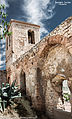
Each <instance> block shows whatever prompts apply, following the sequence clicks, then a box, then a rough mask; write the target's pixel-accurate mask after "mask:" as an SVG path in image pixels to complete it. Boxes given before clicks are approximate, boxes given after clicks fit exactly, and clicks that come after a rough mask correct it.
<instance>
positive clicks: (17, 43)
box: [6, 19, 40, 68]
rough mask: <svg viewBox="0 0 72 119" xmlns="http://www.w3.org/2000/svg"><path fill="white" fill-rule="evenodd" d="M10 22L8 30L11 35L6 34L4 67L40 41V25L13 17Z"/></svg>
mask: <svg viewBox="0 0 72 119" xmlns="http://www.w3.org/2000/svg"><path fill="white" fill-rule="evenodd" d="M10 24H11V25H10V27H9V29H8V30H9V31H11V32H12V35H11V36H6V68H7V67H10V65H11V64H12V63H13V62H15V61H16V60H17V59H18V58H19V57H20V56H21V55H22V54H24V53H26V52H27V51H29V50H30V49H31V48H32V47H33V46H34V45H35V44H36V43H38V42H39V41H40V31H39V29H40V26H38V25H34V24H30V23H25V22H22V21H17V20H13V19H12V20H11V21H10Z"/></svg>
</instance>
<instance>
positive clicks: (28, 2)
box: [22, 0, 55, 36]
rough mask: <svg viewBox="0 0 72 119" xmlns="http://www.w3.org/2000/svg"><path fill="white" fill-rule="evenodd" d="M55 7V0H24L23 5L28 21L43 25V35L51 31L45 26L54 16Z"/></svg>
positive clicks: (41, 30)
mask: <svg viewBox="0 0 72 119" xmlns="http://www.w3.org/2000/svg"><path fill="white" fill-rule="evenodd" d="M54 8H55V3H54V0H52V1H51V0H24V4H23V5H22V10H23V11H24V13H25V14H26V17H27V22H30V23H34V24H37V25H40V26H41V29H40V33H41V36H42V35H43V34H48V33H49V31H48V30H47V29H46V27H45V21H47V20H49V19H51V18H52V17H53V16H54V14H55V12H54ZM24 17H25V16H24Z"/></svg>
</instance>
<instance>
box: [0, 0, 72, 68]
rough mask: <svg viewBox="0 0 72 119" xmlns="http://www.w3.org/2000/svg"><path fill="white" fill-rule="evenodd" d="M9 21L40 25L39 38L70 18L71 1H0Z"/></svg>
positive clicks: (0, 52) (0, 56) (1, 56)
mask: <svg viewBox="0 0 72 119" xmlns="http://www.w3.org/2000/svg"><path fill="white" fill-rule="evenodd" d="M0 3H1V4H5V5H6V12H7V14H8V17H7V21H10V19H16V20H21V21H25V22H30V23H33V24H37V25H40V26H41V28H40V35H41V38H43V37H44V36H46V35H47V34H48V33H49V32H51V31H52V30H53V29H54V28H55V27H56V26H58V25H59V24H60V23H61V22H62V21H64V20H65V19H66V18H68V17H70V16H72V0H0ZM0 69H5V40H3V41H0Z"/></svg>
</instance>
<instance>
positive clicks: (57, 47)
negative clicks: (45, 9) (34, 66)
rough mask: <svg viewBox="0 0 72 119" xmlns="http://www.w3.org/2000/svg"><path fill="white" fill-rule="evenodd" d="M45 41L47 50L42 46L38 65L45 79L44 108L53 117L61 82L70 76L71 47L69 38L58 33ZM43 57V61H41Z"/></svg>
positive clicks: (71, 74) (60, 92) (59, 96)
mask: <svg viewBox="0 0 72 119" xmlns="http://www.w3.org/2000/svg"><path fill="white" fill-rule="evenodd" d="M47 43H48V44H46V46H47V45H48V47H49V49H48V52H47V51H45V47H44V50H43V51H42V52H41V54H40V58H41V59H42V60H41V59H40V62H38V65H40V66H41V72H42V78H43V80H44V82H45V81H46V87H44V88H43V90H45V102H46V104H45V106H46V110H47V112H48V115H50V117H53V114H54V108H57V104H58V100H59V98H60V99H61V101H62V82H63V80H66V79H67V80H68V79H70V77H72V54H71V48H72V47H71V39H67V38H65V37H63V36H60V35H56V36H52V37H50V38H48V41H47ZM42 54H43V55H42ZM43 56H44V57H43ZM45 56H46V57H45ZM43 59H44V62H42V61H43ZM41 62H42V65H41ZM70 86H71V84H70Z"/></svg>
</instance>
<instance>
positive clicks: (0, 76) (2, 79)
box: [0, 70, 7, 86]
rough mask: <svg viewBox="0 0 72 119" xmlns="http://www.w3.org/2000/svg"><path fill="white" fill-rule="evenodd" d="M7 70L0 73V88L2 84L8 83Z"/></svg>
mask: <svg viewBox="0 0 72 119" xmlns="http://www.w3.org/2000/svg"><path fill="white" fill-rule="evenodd" d="M6 77H7V76H6V70H4V71H0V86H1V84H2V83H6Z"/></svg>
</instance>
